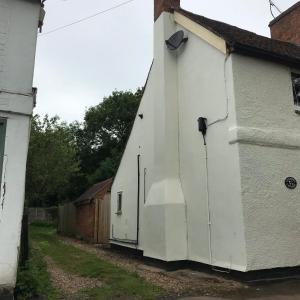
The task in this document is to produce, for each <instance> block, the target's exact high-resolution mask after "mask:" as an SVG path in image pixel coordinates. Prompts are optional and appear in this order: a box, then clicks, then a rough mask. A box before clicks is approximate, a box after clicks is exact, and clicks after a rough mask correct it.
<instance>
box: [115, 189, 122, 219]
mask: <svg viewBox="0 0 300 300" xmlns="http://www.w3.org/2000/svg"><path fill="white" fill-rule="evenodd" d="M122 207H123V192H118V194H117V212H116V214H117V215H121V214H122Z"/></svg>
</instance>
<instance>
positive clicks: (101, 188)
mask: <svg viewBox="0 0 300 300" xmlns="http://www.w3.org/2000/svg"><path fill="white" fill-rule="evenodd" d="M112 183H113V178H109V179H107V180H105V181H102V182H99V183H96V184H94V185H93V186H92V187H90V188H89V189H88V190H86V191H85V192H84V193H83V194H82V195H81V196H80V197H79V198H78V199H77V200H76V201H75V202H74V203H75V204H76V205H81V204H83V203H86V202H90V201H92V200H93V199H95V197H96V196H97V197H98V198H100V199H101V198H103V197H104V196H105V194H106V193H108V192H110V190H111V186H112Z"/></svg>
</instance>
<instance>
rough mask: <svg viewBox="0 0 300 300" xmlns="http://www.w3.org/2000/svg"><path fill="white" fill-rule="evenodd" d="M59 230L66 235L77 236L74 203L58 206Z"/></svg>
mask: <svg viewBox="0 0 300 300" xmlns="http://www.w3.org/2000/svg"><path fill="white" fill-rule="evenodd" d="M58 232H59V233H60V234H63V235H66V236H76V234H77V232H76V207H75V205H74V204H73V203H67V204H64V205H60V206H59V207H58Z"/></svg>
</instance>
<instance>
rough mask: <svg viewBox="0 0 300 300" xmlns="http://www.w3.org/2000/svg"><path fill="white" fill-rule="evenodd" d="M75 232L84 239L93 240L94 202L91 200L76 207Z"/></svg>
mask: <svg viewBox="0 0 300 300" xmlns="http://www.w3.org/2000/svg"><path fill="white" fill-rule="evenodd" d="M76 211H77V214H76V220H77V233H78V235H79V236H80V237H81V238H83V239H84V240H85V241H87V242H90V243H93V242H94V228H95V204H94V203H93V202H92V203H90V204H86V205H80V206H78V207H77V208H76Z"/></svg>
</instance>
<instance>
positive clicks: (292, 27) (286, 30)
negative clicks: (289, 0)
mask: <svg viewBox="0 0 300 300" xmlns="http://www.w3.org/2000/svg"><path fill="white" fill-rule="evenodd" d="M269 27H270V30H271V37H272V39H276V40H280V41H283V42H289V43H293V44H297V45H300V1H299V2H297V3H296V4H295V5H293V6H292V7H290V8H289V9H288V10H286V11H284V12H283V13H282V14H281V15H279V16H278V17H277V18H275V19H274V20H273V21H272V22H271V23H270V25H269Z"/></svg>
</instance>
